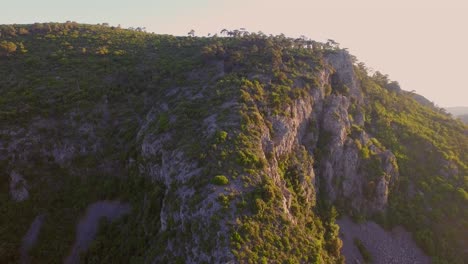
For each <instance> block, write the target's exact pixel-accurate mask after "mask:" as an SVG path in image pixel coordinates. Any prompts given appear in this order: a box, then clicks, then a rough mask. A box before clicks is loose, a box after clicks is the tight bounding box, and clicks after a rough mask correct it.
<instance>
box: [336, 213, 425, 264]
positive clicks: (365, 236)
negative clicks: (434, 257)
mask: <svg viewBox="0 0 468 264" xmlns="http://www.w3.org/2000/svg"><path fill="white" fill-rule="evenodd" d="M337 223H338V225H339V226H340V238H341V239H342V240H343V248H342V253H343V254H344V256H345V257H346V263H348V264H351V263H353V264H354V263H364V261H363V258H362V256H361V254H360V253H359V250H358V248H357V247H356V245H355V244H354V239H355V238H357V239H359V240H361V242H362V244H363V245H364V247H365V248H366V249H367V251H369V253H370V254H371V256H372V263H374V264H406V263H407V264H429V263H431V260H430V258H429V257H428V256H426V255H425V254H424V253H423V252H422V250H421V249H419V248H418V246H417V245H416V244H415V242H414V241H413V239H412V237H411V234H410V233H408V232H407V231H405V230H404V229H403V228H402V227H396V228H394V229H393V230H392V231H386V230H385V229H383V228H382V227H381V226H379V225H378V224H376V223H374V222H371V221H368V222H365V223H362V224H357V223H354V222H353V221H352V220H351V219H350V218H349V217H343V218H341V219H340V220H338V221H337Z"/></svg>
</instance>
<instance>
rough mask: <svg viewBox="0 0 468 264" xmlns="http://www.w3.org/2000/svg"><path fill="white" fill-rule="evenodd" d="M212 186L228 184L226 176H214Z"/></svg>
mask: <svg viewBox="0 0 468 264" xmlns="http://www.w3.org/2000/svg"><path fill="white" fill-rule="evenodd" d="M211 183H212V184H215V185H227V184H228V183H229V180H228V178H227V177H226V176H224V175H216V176H215V177H214V178H213V179H212V180H211Z"/></svg>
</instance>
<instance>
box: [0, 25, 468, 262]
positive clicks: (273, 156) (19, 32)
mask: <svg viewBox="0 0 468 264" xmlns="http://www.w3.org/2000/svg"><path fill="white" fill-rule="evenodd" d="M402 63H403V62H402ZM0 94H1V96H0V124H1V125H0V189H1V191H0V238H1V239H0V263H19V262H22V261H29V262H30V263H60V262H62V261H63V260H65V259H67V261H68V259H73V261H71V260H70V261H71V262H69V263H73V262H83V263H340V262H344V261H345V257H344V256H343V255H342V253H341V247H342V241H341V240H340V239H339V237H338V234H339V227H338V225H337V224H336V219H337V218H338V217H340V216H344V215H348V216H351V217H352V218H353V219H354V220H355V221H364V220H366V219H370V220H373V221H377V222H378V223H379V224H381V225H382V226H384V227H386V228H391V227H393V226H399V225H401V226H404V227H405V228H406V229H407V230H408V231H410V232H411V233H412V235H413V238H414V239H415V241H416V242H417V244H418V245H419V246H420V247H421V248H422V249H423V250H424V252H425V253H426V254H427V255H429V256H430V257H431V258H432V260H433V263H464V261H466V259H468V255H467V253H468V252H467V251H466V248H468V241H467V237H468V236H467V230H468V208H467V206H468V203H467V202H468V192H467V191H468V127H467V126H466V125H464V124H463V123H462V122H461V121H459V120H454V119H453V118H452V117H451V116H449V115H448V114H446V113H445V112H444V111H442V110H439V109H437V108H434V107H431V106H425V105H422V104H420V103H418V102H417V101H416V100H414V99H413V97H412V96H411V95H410V94H408V93H407V92H404V91H402V90H401V89H400V87H399V85H398V83H397V82H392V81H391V80H389V79H388V77H387V76H386V75H384V74H381V73H379V72H377V73H375V74H372V75H371V74H369V73H368V71H367V69H366V66H365V65H364V64H363V63H359V62H358V61H357V60H356V58H355V57H353V56H352V55H350V54H349V53H348V52H347V51H346V50H344V49H340V48H339V46H338V44H337V43H335V42H334V41H331V40H330V41H328V42H327V43H320V42H316V41H312V40H308V39H306V38H300V39H292V38H287V37H285V36H284V35H278V36H267V35H264V34H263V33H249V32H246V31H242V30H233V31H229V30H225V31H223V33H222V34H221V33H220V34H219V35H214V36H212V37H194V36H188V37H176V36H170V35H157V34H150V33H146V32H143V31H142V30H141V29H140V28H138V29H121V28H118V27H109V26H107V25H83V24H77V23H74V22H67V23H47V24H39V23H37V24H33V25H1V26H0ZM99 201H114V202H116V201H118V202H119V203H123V204H125V206H128V207H129V208H131V210H129V211H126V213H124V212H123V211H122V214H121V215H122V216H121V217H120V216H119V218H115V219H113V220H112V221H107V220H105V219H104V217H101V218H99V219H100V220H99V219H98V218H96V219H97V220H96V221H98V220H99V222H96V223H95V224H96V225H99V229H98V231H97V234H96V235H95V236H92V237H88V238H85V239H84V240H85V241H88V240H89V244H87V246H85V247H84V248H82V249H81V250H80V251H79V254H77V255H76V256H75V257H73V258H72V257H70V256H71V255H73V253H72V252H73V250H72V248H74V246H73V245H76V244H77V243H78V242H79V241H80V239H79V237H80V231H79V230H80V229H79V227H80V225H79V223H81V222H80V219H84V217H83V215H85V212H89V211H90V208H91V207H90V205H93V204H94V203H96V202H99ZM87 210H88V211H87ZM108 219H109V220H110V219H111V217H110V216H109V217H108ZM26 234H28V235H26ZM25 237H26V238H27V239H26V238H25ZM33 238H35V239H33ZM25 241H26V242H25Z"/></svg>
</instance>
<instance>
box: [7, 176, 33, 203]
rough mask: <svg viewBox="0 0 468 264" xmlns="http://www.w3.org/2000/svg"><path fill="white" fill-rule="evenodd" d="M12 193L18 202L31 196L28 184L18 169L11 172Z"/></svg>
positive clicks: (12, 196) (12, 197)
mask: <svg viewBox="0 0 468 264" xmlns="http://www.w3.org/2000/svg"><path fill="white" fill-rule="evenodd" d="M10 195H11V199H13V200H14V201H16V202H22V201H24V200H26V199H28V198H29V191H28V184H27V182H26V180H25V179H24V178H23V176H22V175H21V174H19V173H17V172H16V171H12V172H11V173H10Z"/></svg>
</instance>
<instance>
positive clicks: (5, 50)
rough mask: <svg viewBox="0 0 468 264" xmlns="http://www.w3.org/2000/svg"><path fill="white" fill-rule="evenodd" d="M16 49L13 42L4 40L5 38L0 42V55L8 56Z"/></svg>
mask: <svg viewBox="0 0 468 264" xmlns="http://www.w3.org/2000/svg"><path fill="white" fill-rule="evenodd" d="M16 49H17V46H16V44H15V43H13V42H10V41H5V40H4V41H2V42H0V55H3V56H8V55H10V54H12V53H14V52H15V51H16Z"/></svg>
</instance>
